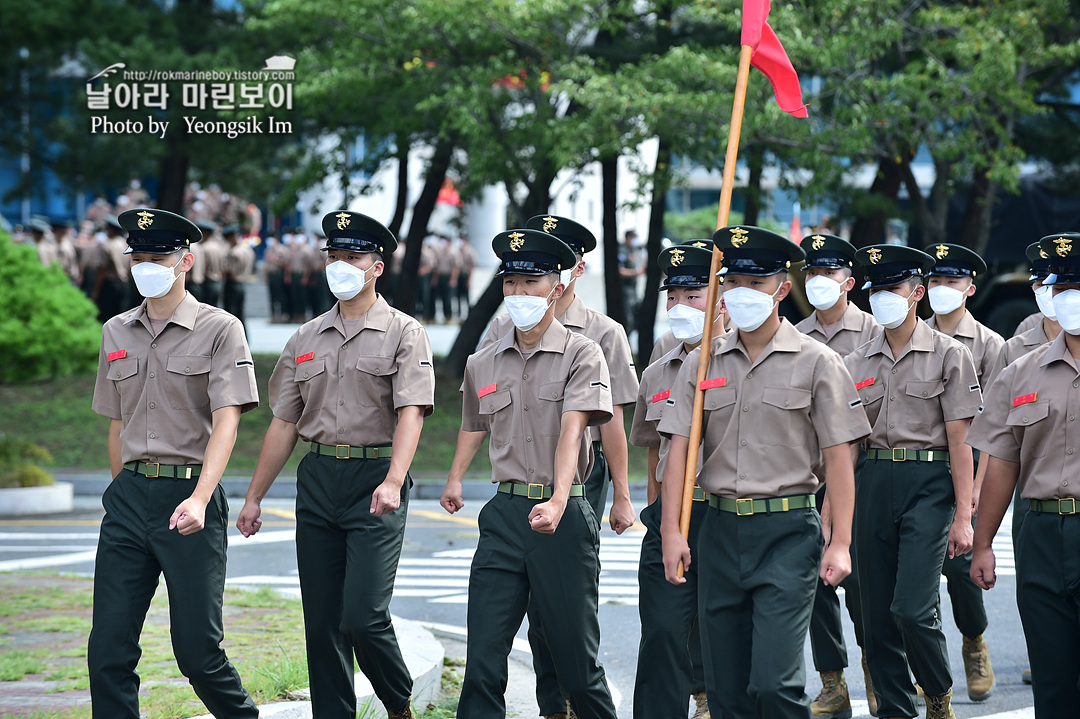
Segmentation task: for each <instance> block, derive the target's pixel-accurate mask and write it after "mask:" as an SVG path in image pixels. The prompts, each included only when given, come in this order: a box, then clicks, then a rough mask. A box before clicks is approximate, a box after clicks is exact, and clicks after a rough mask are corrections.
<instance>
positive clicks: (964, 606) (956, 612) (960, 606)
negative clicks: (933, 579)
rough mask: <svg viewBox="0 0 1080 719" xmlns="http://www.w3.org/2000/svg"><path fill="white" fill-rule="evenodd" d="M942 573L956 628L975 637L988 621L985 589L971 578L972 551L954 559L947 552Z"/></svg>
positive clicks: (983, 630) (980, 632)
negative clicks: (984, 599)
mask: <svg viewBox="0 0 1080 719" xmlns="http://www.w3.org/2000/svg"><path fill="white" fill-rule="evenodd" d="M971 526H972V527H974V526H975V518H974V517H972V519H971ZM941 573H942V574H944V575H945V579H946V587H947V588H948V590H949V599H950V600H951V601H952V613H953V621H955V622H956V628H957V629H959V630H960V633H961V634H963V635H964V636H965V637H968V638H969V639H974V638H975V637H977V636H979V635H980V634H982V633H983V632H985V631H986V625H987V623H988V622H987V619H986V605H985V604H984V603H983V590H982V589H980V588H979V585H978V584H976V583H975V580H973V579H972V578H971V552H968V553H967V554H961V555H960V556H959V557H953V558H952V559H949V557H948V552H946V556H945V562H944V564H942V567H941Z"/></svg>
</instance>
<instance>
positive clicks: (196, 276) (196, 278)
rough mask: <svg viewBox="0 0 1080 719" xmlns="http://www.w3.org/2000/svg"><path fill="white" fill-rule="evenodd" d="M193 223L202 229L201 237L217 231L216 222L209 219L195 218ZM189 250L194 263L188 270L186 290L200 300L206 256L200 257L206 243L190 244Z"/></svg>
mask: <svg viewBox="0 0 1080 719" xmlns="http://www.w3.org/2000/svg"><path fill="white" fill-rule="evenodd" d="M195 225H196V227H198V228H199V230H201V231H202V233H203V237H210V236H211V235H212V234H214V233H215V232H217V224H216V223H214V222H211V221H210V220H195ZM199 245H202V247H200V246H199ZM191 250H192V251H191V254H192V259H193V260H194V264H193V265H192V266H191V272H188V292H190V293H191V294H193V295H195V299H197V300H199V301H202V299H203V298H204V297H205V296H206V293H205V292H204V291H203V283H204V282H206V258H204V257H202V255H203V253H204V251H205V250H206V243H205V242H200V243H198V244H196V245H192V246H191Z"/></svg>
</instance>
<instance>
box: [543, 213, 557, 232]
mask: <svg viewBox="0 0 1080 719" xmlns="http://www.w3.org/2000/svg"><path fill="white" fill-rule="evenodd" d="M558 224H559V219H558V218H557V217H552V216H551V215H548V216H547V217H545V218H544V232H551V231H552V230H554V229H555V227H556V225H558Z"/></svg>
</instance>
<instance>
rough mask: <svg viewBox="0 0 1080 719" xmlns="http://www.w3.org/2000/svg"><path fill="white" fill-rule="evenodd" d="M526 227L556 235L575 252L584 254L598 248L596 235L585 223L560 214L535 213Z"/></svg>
mask: <svg viewBox="0 0 1080 719" xmlns="http://www.w3.org/2000/svg"><path fill="white" fill-rule="evenodd" d="M525 227H526V229H529V230H540V231H542V232H546V233H548V234H549V235H555V236H556V237H558V238H559V239H560V240H562V241H563V242H565V243H566V244H567V245H569V247H570V249H571V250H573V251H574V253H575V254H578V255H584V254H585V253H586V252H592V251H593V250H595V249H596V237H595V236H593V233H592V232H590V231H589V229H588V228H587V227H585V225H582V224H581V223H580V222H574V221H573V220H571V219H569V218H566V217H559V216H558V215H535V216H534V217H530V218H529V221H528V222H526V223H525Z"/></svg>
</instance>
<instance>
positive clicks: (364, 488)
mask: <svg viewBox="0 0 1080 719" xmlns="http://www.w3.org/2000/svg"><path fill="white" fill-rule="evenodd" d="M323 229H324V231H325V232H326V236H327V246H326V250H327V258H326V262H327V264H326V278H327V282H328V283H329V286H330V290H331V291H332V292H333V293H334V296H335V297H337V299H338V302H337V304H335V305H334V306H333V307H332V308H331V309H330V311H329V312H327V313H325V314H323V315H321V316H319V317H316V318H315V319H313V320H311V321H310V322H307V323H306V324H304V325H303V326H302V327H300V329H299V330H297V331H296V333H295V334H294V335H293V336H292V338H290V339H289V341H288V343H286V345H285V350H284V352H282V354H281V358H280V359H279V360H278V363H277V366H276V367H275V368H274V374H273V375H272V376H271V377H270V406H271V408H272V409H273V410H274V418H273V420H272V421H271V424H270V428H269V429H268V430H267V432H266V438H265V440H264V441H263V447H262V452H261V453H260V454H259V462H258V465H257V466H256V467H255V474H254V476H253V477H252V479H251V486H250V487H249V488H248V492H247V501H246V502H245V503H244V509H243V510H242V511H241V512H240V517H239V519H238V520H237V522H236V526H237V528H238V529H239V530H240V531H241V533H242V534H243V535H244V536H245V537H248V536H251V535H252V534H254V533H256V532H258V531H259V527H260V526H261V524H262V522H261V520H260V519H259V515H260V507H259V504H260V502H261V501H262V499H263V497H264V496H266V492H267V491H268V490H269V488H270V485H271V484H273V482H274V479H275V478H276V477H277V475H278V473H279V472H280V471H281V468H282V467H283V466H284V465H285V462H286V461H287V460H288V458H289V456H290V455H291V454H292V451H293V448H294V447H295V446H296V441H297V439H303V440H304V442H305V443H310V447H311V451H310V452H309V453H308V454H307V455H306V456H305V457H304V459H303V460H302V461H301V462H300V466H299V467H298V468H297V482H296V492H297V494H296V560H297V567H298V569H299V572H300V595H301V598H302V599H303V600H304V631H305V636H306V638H307V656H308V674H309V678H310V681H311V703H312V710H313V712H314V714H315V716H319V717H331V718H337V719H346V718H347V719H353V718H354V717H355V716H356V692H355V690H354V687H353V672H352V667H353V657H354V656H355V657H356V662H357V664H358V665H359V667H360V671H362V672H363V673H364V675H365V676H367V678H368V680H369V681H370V682H371V685H372V688H373V689H374V690H375V694H376V696H378V697H379V700H380V701H381V702H382V703H383V705H384V706H385V707H386V711H387V713H388V714H389V716H390V718H391V719H397V718H399V717H412V716H413V714H412V709H411V708H410V706H409V699H410V696H411V694H412V678H411V677H410V675H409V670H408V668H407V667H406V666H405V662H404V660H403V659H402V656H401V650H400V648H399V647H398V643H397V637H396V635H395V634H394V627H393V625H392V624H391V622H390V609H389V605H390V598H391V594H392V592H393V588H394V577H395V575H396V573H397V565H398V558H399V557H400V555H401V544H402V541H403V539H404V533H405V516H406V513H407V511H408V504H409V502H408V498H409V487H410V486H411V484H412V480H411V479H410V478H409V465H410V464H411V463H412V459H413V455H414V454H415V452H416V447H417V444H418V443H419V441H420V430H421V428H422V427H423V424H424V417H425V416H427V415H429V414H431V410H432V406H433V404H434V392H435V376H434V372H433V369H432V364H431V344H430V342H429V341H428V336H427V333H426V332H425V331H424V328H423V327H421V326H420V323H419V322H417V321H416V320H414V319H413V318H412V317H409V316H408V315H406V314H404V313H403V312H400V311H398V310H395V309H393V308H391V307H390V306H389V305H388V304H387V303H386V300H385V299H383V298H382V297H381V296H380V295H378V294H376V292H375V278H376V277H378V276H379V275H380V274H382V272H383V270H384V267H385V264H384V260H383V257H385V256H386V255H387V254H389V253H391V252H393V250H394V247H395V246H396V244H397V241H396V240H395V239H394V236H393V234H391V232H390V231H389V230H387V229H386V228H385V227H383V226H382V224H380V223H379V222H377V221H376V220H373V219H372V218H370V217H367V216H366V215H361V214H360V213H357V212H348V211H342V212H337V213H333V212H332V213H330V214H328V215H326V216H325V217H324V218H323Z"/></svg>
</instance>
